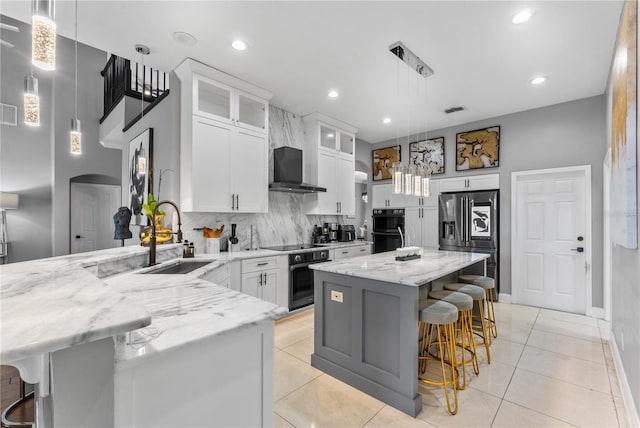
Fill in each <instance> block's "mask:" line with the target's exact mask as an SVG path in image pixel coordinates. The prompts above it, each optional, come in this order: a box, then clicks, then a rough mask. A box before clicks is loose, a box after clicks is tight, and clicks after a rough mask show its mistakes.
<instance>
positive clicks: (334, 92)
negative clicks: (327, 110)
mask: <svg viewBox="0 0 640 428" xmlns="http://www.w3.org/2000/svg"><path fill="white" fill-rule="evenodd" d="M338 95H339V94H338V91H336V90H331V91H329V93H328V94H327V96H328V97H329V98H337V97H338Z"/></svg>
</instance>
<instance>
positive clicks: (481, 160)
mask: <svg viewBox="0 0 640 428" xmlns="http://www.w3.org/2000/svg"><path fill="white" fill-rule="evenodd" d="M499 161H500V127H499V126H491V127H489V128H484V129H476V130H474V131H468V132H461V133H458V134H456V171H467V170H470V169H479V168H497V167H498V166H499Z"/></svg>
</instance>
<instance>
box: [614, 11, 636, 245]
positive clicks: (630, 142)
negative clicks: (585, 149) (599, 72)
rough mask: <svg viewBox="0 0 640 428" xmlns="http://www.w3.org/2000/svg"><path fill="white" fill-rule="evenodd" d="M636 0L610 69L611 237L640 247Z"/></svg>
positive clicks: (624, 20)
mask: <svg viewBox="0 0 640 428" xmlns="http://www.w3.org/2000/svg"><path fill="white" fill-rule="evenodd" d="M637 13H638V3H637V2H624V6H623V9H622V15H621V17H620V26H619V27H618V39H617V42H616V46H615V52H614V56H613V66H612V70H611V94H612V103H611V110H612V111H611V193H610V195H611V196H610V198H611V200H610V202H611V240H612V241H613V242H615V243H617V244H619V245H621V246H623V247H626V248H631V249H635V248H638V226H637V224H638V223H637V222H638V208H637V184H636V182H637V179H636V174H637V171H636V168H637V161H636V153H637V134H636V132H637V131H636V114H637V110H636V108H637V106H636V102H637V99H636V87H637V81H636V67H637V65H636V60H637V46H636V44H637V23H636V16H637Z"/></svg>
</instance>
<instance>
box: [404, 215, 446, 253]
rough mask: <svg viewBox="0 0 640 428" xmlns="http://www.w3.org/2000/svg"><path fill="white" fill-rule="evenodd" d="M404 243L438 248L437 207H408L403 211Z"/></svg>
mask: <svg viewBox="0 0 640 428" xmlns="http://www.w3.org/2000/svg"><path fill="white" fill-rule="evenodd" d="M404 230H405V245H412V246H418V247H427V248H438V245H439V244H438V207H437V206H425V207H410V208H406V209H405V211H404Z"/></svg>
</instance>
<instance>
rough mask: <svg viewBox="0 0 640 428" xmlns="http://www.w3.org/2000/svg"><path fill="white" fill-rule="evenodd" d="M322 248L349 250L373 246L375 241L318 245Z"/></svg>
mask: <svg viewBox="0 0 640 428" xmlns="http://www.w3.org/2000/svg"><path fill="white" fill-rule="evenodd" d="M316 245H318V247H322V248H348V247H359V246H360V245H373V241H349V242H330V243H328V244H316Z"/></svg>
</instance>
